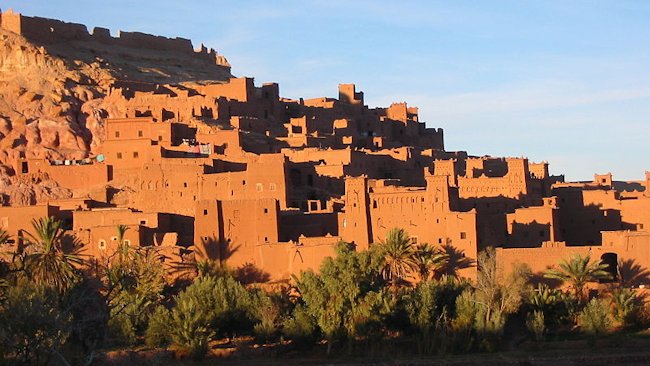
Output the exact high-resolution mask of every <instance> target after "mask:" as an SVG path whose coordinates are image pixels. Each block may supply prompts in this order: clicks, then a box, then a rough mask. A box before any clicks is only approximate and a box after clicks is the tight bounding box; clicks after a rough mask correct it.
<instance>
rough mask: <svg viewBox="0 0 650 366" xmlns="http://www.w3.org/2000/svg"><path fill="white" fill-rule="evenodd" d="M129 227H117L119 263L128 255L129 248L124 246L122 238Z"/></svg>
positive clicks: (124, 242)
mask: <svg viewBox="0 0 650 366" xmlns="http://www.w3.org/2000/svg"><path fill="white" fill-rule="evenodd" d="M128 230H129V227H128V226H126V225H117V253H118V257H119V259H120V261H124V260H126V259H127V258H128V255H129V246H128V245H127V244H126V241H125V240H124V237H125V236H126V232H127V231H128Z"/></svg>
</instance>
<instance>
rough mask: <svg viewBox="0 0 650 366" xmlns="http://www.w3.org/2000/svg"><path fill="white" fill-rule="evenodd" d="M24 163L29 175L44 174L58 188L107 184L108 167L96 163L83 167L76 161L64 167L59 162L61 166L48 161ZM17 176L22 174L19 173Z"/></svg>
mask: <svg viewBox="0 0 650 366" xmlns="http://www.w3.org/2000/svg"><path fill="white" fill-rule="evenodd" d="M26 163H27V168H28V170H29V173H35V172H41V173H44V174H46V175H47V176H48V177H49V178H50V179H52V180H54V181H56V182H57V183H58V184H59V186H61V187H65V188H68V189H73V190H74V189H87V188H90V187H93V186H98V185H102V184H105V183H106V182H108V166H107V165H106V164H103V163H98V162H96V161H92V162H90V163H88V164H86V163H84V164H83V165H79V164H78V163H77V162H76V161H75V162H71V161H68V163H70V165H65V162H64V161H61V163H63V164H62V165H53V164H52V162H50V161H48V160H44V159H29V160H27V161H26ZM72 163H74V165H73V164H72ZM18 174H20V175H22V174H23V173H20V171H19V173H18Z"/></svg>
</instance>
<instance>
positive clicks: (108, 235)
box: [75, 225, 143, 259]
mask: <svg viewBox="0 0 650 366" xmlns="http://www.w3.org/2000/svg"><path fill="white" fill-rule="evenodd" d="M126 226H127V228H128V229H127V231H126V233H125V234H124V244H125V245H128V246H130V247H139V246H141V245H143V240H142V239H143V238H142V236H143V231H142V229H143V228H142V227H141V226H140V225H126ZM75 235H76V236H77V237H78V238H79V239H81V240H82V241H83V242H84V244H85V245H84V246H83V250H82V255H87V256H91V257H94V258H97V259H101V258H108V257H110V256H112V255H114V254H115V252H116V251H117V250H118V248H119V242H118V240H117V238H118V237H117V235H118V233H117V226H113V225H109V226H100V225H95V226H91V227H89V228H87V229H83V230H80V231H77V232H75Z"/></svg>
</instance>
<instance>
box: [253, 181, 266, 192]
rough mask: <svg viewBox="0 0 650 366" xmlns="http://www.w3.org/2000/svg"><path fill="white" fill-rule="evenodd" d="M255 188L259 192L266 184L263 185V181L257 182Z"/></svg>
mask: <svg viewBox="0 0 650 366" xmlns="http://www.w3.org/2000/svg"><path fill="white" fill-rule="evenodd" d="M255 189H256V190H257V191H258V192H262V191H263V190H264V185H263V184H262V183H257V184H256V185H255Z"/></svg>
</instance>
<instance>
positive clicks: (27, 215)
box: [0, 205, 59, 252]
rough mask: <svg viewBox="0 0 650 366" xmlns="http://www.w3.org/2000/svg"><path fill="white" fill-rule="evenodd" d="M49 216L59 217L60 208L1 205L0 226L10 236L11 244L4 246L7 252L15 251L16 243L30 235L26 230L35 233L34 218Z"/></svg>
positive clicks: (20, 242) (19, 243)
mask: <svg viewBox="0 0 650 366" xmlns="http://www.w3.org/2000/svg"><path fill="white" fill-rule="evenodd" d="M49 216H54V217H58V216H59V208H58V207H56V206H50V205H37V206H14V207H0V228H2V229H4V230H5V231H6V232H7V234H9V236H10V238H9V239H10V242H9V244H8V245H7V246H6V247H5V248H3V249H6V251H5V252H11V251H14V250H15V249H16V248H17V247H16V245H21V244H22V238H26V237H28V235H26V234H25V233H24V231H27V232H29V233H34V229H33V226H32V221H33V220H38V219H41V218H43V217H49ZM3 251H4V250H3Z"/></svg>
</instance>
